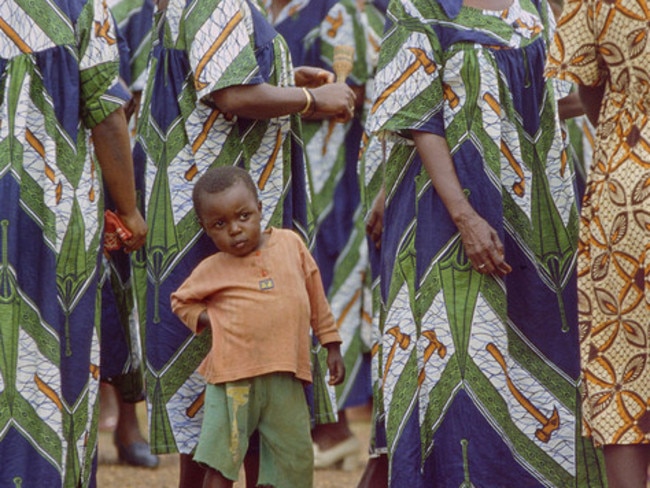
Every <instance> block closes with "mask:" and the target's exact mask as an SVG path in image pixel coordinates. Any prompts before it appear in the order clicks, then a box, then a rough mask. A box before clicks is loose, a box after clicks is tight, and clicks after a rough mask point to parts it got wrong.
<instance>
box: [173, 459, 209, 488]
mask: <svg viewBox="0 0 650 488" xmlns="http://www.w3.org/2000/svg"><path fill="white" fill-rule="evenodd" d="M180 468H181V469H180V476H179V478H180V479H179V481H178V487H179V488H196V487H197V486H203V477H204V476H205V468H203V466H201V465H200V464H199V463H197V462H195V461H194V460H193V459H192V455H191V454H181V455H180Z"/></svg>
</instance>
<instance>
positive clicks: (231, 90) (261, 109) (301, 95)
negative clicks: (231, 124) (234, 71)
mask: <svg viewBox="0 0 650 488" xmlns="http://www.w3.org/2000/svg"><path fill="white" fill-rule="evenodd" d="M212 99H213V100H214V103H215V104H216V105H217V107H219V110H221V111H222V112H225V113H229V114H234V115H237V116H240V117H245V118H249V119H270V118H274V117H280V116H282V115H288V114H293V113H297V112H300V111H301V110H302V109H304V108H305V106H306V105H307V96H306V95H305V92H304V91H303V89H302V88H297V87H277V86H273V85H269V84H267V83H262V84H259V85H235V86H229V87H228V88H224V89H222V90H218V91H216V92H214V93H213V94H212Z"/></svg>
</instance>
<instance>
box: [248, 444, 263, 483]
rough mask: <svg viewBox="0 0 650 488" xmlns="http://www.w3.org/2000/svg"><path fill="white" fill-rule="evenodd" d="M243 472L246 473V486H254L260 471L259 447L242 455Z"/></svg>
mask: <svg viewBox="0 0 650 488" xmlns="http://www.w3.org/2000/svg"><path fill="white" fill-rule="evenodd" d="M244 472H245V473H246V488H256V487H257V478H258V477H259V473H260V451H259V449H257V450H255V451H253V452H251V450H250V449H249V451H248V452H247V453H246V456H245V457H244Z"/></svg>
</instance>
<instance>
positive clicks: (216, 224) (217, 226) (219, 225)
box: [214, 220, 224, 229]
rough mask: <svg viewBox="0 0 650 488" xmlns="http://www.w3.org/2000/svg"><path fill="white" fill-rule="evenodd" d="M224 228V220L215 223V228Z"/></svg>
mask: <svg viewBox="0 0 650 488" xmlns="http://www.w3.org/2000/svg"><path fill="white" fill-rule="evenodd" d="M223 226H224V222H223V220H217V221H216V222H215V223H214V227H216V228H217V229H221V228H222V227H223Z"/></svg>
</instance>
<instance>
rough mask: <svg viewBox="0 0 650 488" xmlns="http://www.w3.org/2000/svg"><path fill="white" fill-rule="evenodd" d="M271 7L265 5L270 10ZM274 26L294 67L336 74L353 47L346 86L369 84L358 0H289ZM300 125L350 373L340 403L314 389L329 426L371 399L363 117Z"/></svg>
mask: <svg viewBox="0 0 650 488" xmlns="http://www.w3.org/2000/svg"><path fill="white" fill-rule="evenodd" d="M270 3H271V1H270V0H267V1H266V2H265V4H266V8H267V9H268V8H269V5H270ZM272 22H273V25H274V27H275V29H277V31H278V32H279V33H280V34H282V36H283V37H284V38H285V39H286V41H287V44H288V45H289V49H290V51H291V58H292V61H293V63H294V65H296V66H317V67H320V68H323V69H326V70H328V71H333V62H334V50H335V48H336V46H338V45H346V46H351V47H353V48H354V50H355V59H354V63H353V67H352V72H351V74H350V76H349V78H348V80H347V82H348V83H349V84H350V85H357V86H360V85H364V84H365V82H366V79H367V76H368V69H367V67H366V54H365V53H366V39H365V32H364V28H363V26H362V24H361V22H360V17H359V12H358V8H357V6H356V4H355V2H354V1H353V0H292V1H290V2H288V3H287V5H285V6H284V7H283V8H282V10H281V11H280V12H279V13H278V15H277V16H276V18H275V19H273V20H272ZM302 126H303V140H304V146H305V153H306V159H307V168H308V176H309V182H310V187H311V189H312V207H313V213H314V226H313V236H312V244H311V249H312V253H313V255H314V258H315V259H316V262H317V263H318V267H319V269H320V271H321V276H322V277H323V286H324V287H325V291H326V293H327V296H328V299H329V302H330V305H331V307H332V313H333V314H334V317H335V318H336V320H337V324H338V327H339V333H340V334H341V338H342V339H343V343H342V345H341V353H342V354H343V358H344V361H345V367H346V378H345V382H344V383H343V384H341V385H339V386H338V387H337V388H336V398H334V395H333V393H332V392H330V395H329V397H328V396H327V395H320V394H319V390H318V384H317V383H316V384H315V388H316V391H315V393H316V394H315V397H316V398H315V402H316V410H317V414H316V415H317V416H316V419H315V420H316V421H317V422H327V421H331V420H333V419H332V418H329V417H328V412H329V411H331V410H334V411H336V410H341V409H343V408H346V407H349V406H354V405H358V404H365V403H367V402H368V401H369V399H370V396H371V391H370V378H369V367H368V366H369V364H368V363H367V362H364V357H363V354H362V351H363V349H364V344H363V341H362V338H361V330H362V329H361V328H362V324H363V323H364V320H365V318H366V317H367V314H366V313H365V308H364V298H365V297H364V288H365V273H366V268H367V261H368V257H367V246H366V242H365V232H364V225H363V214H362V212H361V205H360V197H359V185H358V180H357V177H356V174H357V162H358V156H359V145H360V142H361V137H362V134H363V127H362V120H361V113H357V114H356V116H355V117H354V118H353V119H352V120H351V121H349V122H347V123H345V124H342V123H339V122H336V121H334V120H331V119H326V120H322V121H321V120H313V121H310V120H303V122H302ZM319 357H320V361H319V363H320V364H318V365H316V367H317V368H322V369H323V370H324V369H325V357H326V354H325V351H324V350H322V349H321V353H320V354H319ZM318 376H319V375H318V372H317V374H316V378H317V379H318ZM317 379H316V380H315V382H316V381H317ZM328 401H331V405H328Z"/></svg>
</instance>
